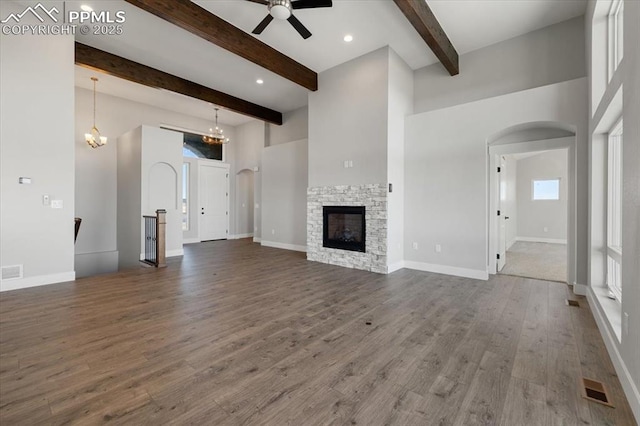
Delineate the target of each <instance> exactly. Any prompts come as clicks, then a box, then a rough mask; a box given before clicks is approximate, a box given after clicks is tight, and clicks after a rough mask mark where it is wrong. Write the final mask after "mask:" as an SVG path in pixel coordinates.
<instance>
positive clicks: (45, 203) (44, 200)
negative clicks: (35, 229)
mask: <svg viewBox="0 0 640 426" xmlns="http://www.w3.org/2000/svg"><path fill="white" fill-rule="evenodd" d="M49 204H51V199H50V198H49V196H48V195H43V196H42V205H43V206H48V205H49Z"/></svg>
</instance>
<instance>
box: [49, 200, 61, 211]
mask: <svg viewBox="0 0 640 426" xmlns="http://www.w3.org/2000/svg"><path fill="white" fill-rule="evenodd" d="M51 208H52V209H61V208H62V200H51Z"/></svg>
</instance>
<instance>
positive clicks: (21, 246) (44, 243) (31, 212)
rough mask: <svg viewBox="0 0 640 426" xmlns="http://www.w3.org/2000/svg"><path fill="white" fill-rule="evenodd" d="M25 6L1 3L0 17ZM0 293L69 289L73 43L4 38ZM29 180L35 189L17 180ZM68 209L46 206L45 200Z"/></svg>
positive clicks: (0, 44) (0, 63) (0, 42)
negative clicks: (8, 273) (2, 276)
mask: <svg viewBox="0 0 640 426" xmlns="http://www.w3.org/2000/svg"><path fill="white" fill-rule="evenodd" d="M22 10H24V6H19V5H16V4H14V3H11V2H2V8H1V9H0V14H1V15H2V16H7V15H8V14H9V13H11V12H21V11H22ZM0 55H1V56H0V79H1V80H0V85H1V87H2V96H1V97H0V102H1V103H0V140H1V141H2V143H1V145H0V168H1V171H0V188H1V191H0V193H1V194H2V195H1V199H0V206H1V207H0V209H1V210H0V216H1V219H0V229H1V231H0V233H1V234H2V238H1V243H0V253H1V256H0V257H1V259H0V265H1V266H9V265H19V264H21V265H24V269H23V272H24V278H23V279H16V280H5V281H2V283H1V284H0V290H10V289H15V288H23V287H29V286H33V285H41V284H49V283H54V282H61V281H70V280H73V279H74V277H75V274H74V259H73V218H74V196H73V186H74V172H73V170H74V147H73V103H74V99H73V77H74V72H73V58H74V41H73V36H62V35H55V36H28V35H27V36H5V35H3V36H2V37H0ZM21 176H24V177H30V178H31V179H32V183H31V184H30V185H20V184H18V178H19V177H21ZM45 194H47V195H49V196H50V199H51V200H62V202H63V208H61V209H52V208H51V207H50V206H44V205H43V201H42V196H43V195H45Z"/></svg>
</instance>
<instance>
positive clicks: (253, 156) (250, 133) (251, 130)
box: [229, 120, 266, 242]
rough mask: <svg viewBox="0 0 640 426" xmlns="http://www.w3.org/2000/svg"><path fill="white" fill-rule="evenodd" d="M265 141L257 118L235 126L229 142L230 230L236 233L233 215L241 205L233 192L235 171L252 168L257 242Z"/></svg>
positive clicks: (260, 211)
mask: <svg viewBox="0 0 640 426" xmlns="http://www.w3.org/2000/svg"><path fill="white" fill-rule="evenodd" d="M265 143H266V128H265V123H264V122H262V121H258V120H253V121H249V122H248V123H245V124H242V125H240V126H237V127H236V136H235V140H234V141H233V142H231V143H230V145H231V146H232V149H233V151H234V152H233V155H234V161H233V162H232V163H231V169H230V175H231V177H232V179H233V181H232V182H230V184H231V197H232V198H231V199H230V200H229V201H230V203H231V205H232V212H231V214H232V215H233V216H232V217H234V222H233V226H232V230H233V231H232V232H230V233H233V234H234V235H235V234H237V233H238V232H236V231H237V230H236V226H235V215H236V212H237V211H238V209H239V208H241V206H238V202H239V200H238V199H237V198H236V194H235V179H236V173H238V172H239V171H241V170H243V169H249V170H254V186H253V194H254V214H253V217H254V229H253V239H254V241H256V242H259V241H260V240H261V237H262V149H263V148H264V147H265Z"/></svg>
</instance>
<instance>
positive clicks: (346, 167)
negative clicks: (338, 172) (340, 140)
mask: <svg viewBox="0 0 640 426" xmlns="http://www.w3.org/2000/svg"><path fill="white" fill-rule="evenodd" d="M344 168H345V169H348V168H349V160H344Z"/></svg>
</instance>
